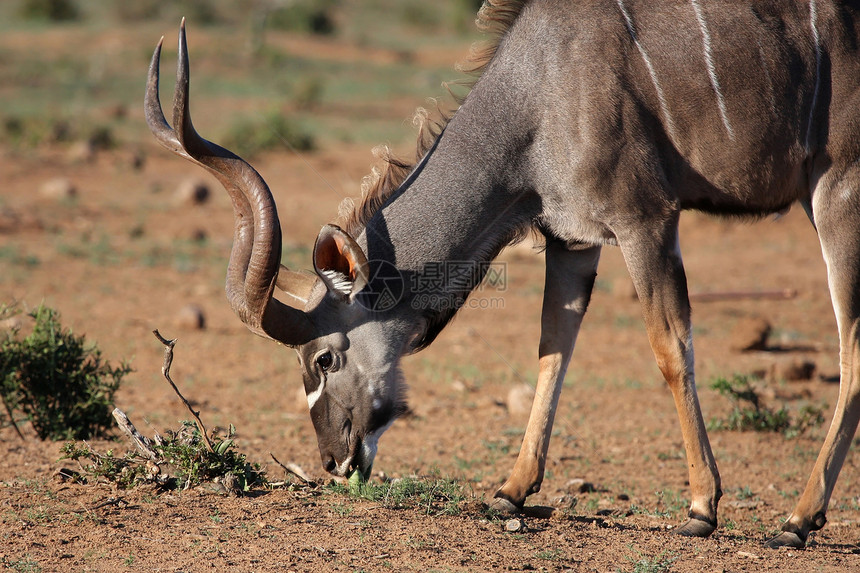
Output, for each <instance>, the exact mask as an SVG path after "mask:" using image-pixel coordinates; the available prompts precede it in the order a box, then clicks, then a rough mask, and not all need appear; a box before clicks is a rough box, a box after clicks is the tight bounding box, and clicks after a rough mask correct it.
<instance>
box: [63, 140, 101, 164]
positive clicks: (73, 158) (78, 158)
mask: <svg viewBox="0 0 860 573" xmlns="http://www.w3.org/2000/svg"><path fill="white" fill-rule="evenodd" d="M95 156H96V147H95V145H93V142H92V141H89V140H84V141H76V142H75V143H74V144H72V146H71V147H70V148H69V151H68V153H67V157H68V160H69V161H70V162H72V163H89V162H91V161H92V160H93V159H95Z"/></svg>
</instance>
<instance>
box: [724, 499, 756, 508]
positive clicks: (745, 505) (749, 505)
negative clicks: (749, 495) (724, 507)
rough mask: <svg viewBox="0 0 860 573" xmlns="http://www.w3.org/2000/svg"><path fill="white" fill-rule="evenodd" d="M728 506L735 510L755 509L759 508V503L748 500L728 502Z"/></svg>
mask: <svg viewBox="0 0 860 573" xmlns="http://www.w3.org/2000/svg"><path fill="white" fill-rule="evenodd" d="M729 506H730V507H734V508H735V509H755V508H757V507H758V506H759V502H757V501H752V500H750V499H744V500H733V501H730V502H729Z"/></svg>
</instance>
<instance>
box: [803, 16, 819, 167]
mask: <svg viewBox="0 0 860 573" xmlns="http://www.w3.org/2000/svg"><path fill="white" fill-rule="evenodd" d="M809 27H810V28H812V39H813V41H814V42H815V91H813V92H812V105H811V106H809V121H808V122H807V124H806V153H810V152H811V151H812V147H811V143H810V138H811V137H812V117H813V115H815V108H816V106H817V105H818V90H819V88H820V86H821V37H820V36H819V35H818V8H817V7H816V5H815V0H809Z"/></svg>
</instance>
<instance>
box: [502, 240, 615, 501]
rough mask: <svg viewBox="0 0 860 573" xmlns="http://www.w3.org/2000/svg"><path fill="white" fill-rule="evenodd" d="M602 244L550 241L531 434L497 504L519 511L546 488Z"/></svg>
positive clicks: (529, 429)
mask: <svg viewBox="0 0 860 573" xmlns="http://www.w3.org/2000/svg"><path fill="white" fill-rule="evenodd" d="M599 259H600V247H588V248H585V249H582V250H575V251H571V250H569V249H568V248H567V247H566V246H565V245H564V244H562V243H560V242H558V241H552V240H549V239H548V240H547V249H546V282H545V286H544V295H543V309H542V312H541V338H540V350H539V356H540V371H539V373H538V381H537V387H536V388H535V400H534V402H533V403H532V410H531V413H530V414H529V422H528V426H527V427H526V434H525V437H524V438H523V444H522V446H521V448H520V453H519V456H517V461H516V463H515V464H514V469H513V472H512V473H511V476H510V477H509V478H508V480H507V481H506V482H505V483H504V485H503V486H502V487H500V488H499V490H498V491H497V492H496V494H495V496H494V497H495V499H494V500H493V503H492V505H491V507H493V508H494V509H497V510H499V511H505V512H513V511H517V510H518V509H520V508H522V506H523V503H524V502H525V499H526V496H528V495H530V494H532V493H535V492H538V491H540V486H541V482H542V481H543V474H544V468H545V467H546V454H547V449H548V448H549V438H550V434H551V432H552V423H553V419H554V418H555V410H556V406H557V405H558V397H559V394H560V393H561V387H562V383H563V382H564V375H565V372H567V365H568V364H569V363H570V356H571V354H572V353H573V347H574V344H575V343H576V335H577V333H579V326H580V324H582V317H583V315H584V314H585V310H586V308H587V307H588V301H589V299H590V298H591V290H592V288H593V287H594V279H595V277H596V276H597V261H598V260H599Z"/></svg>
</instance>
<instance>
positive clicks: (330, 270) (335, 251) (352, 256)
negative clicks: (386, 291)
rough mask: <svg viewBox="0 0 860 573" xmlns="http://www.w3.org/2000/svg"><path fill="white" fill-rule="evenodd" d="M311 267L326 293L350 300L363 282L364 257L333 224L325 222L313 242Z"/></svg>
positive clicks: (362, 286) (365, 282) (365, 272)
mask: <svg viewBox="0 0 860 573" xmlns="http://www.w3.org/2000/svg"><path fill="white" fill-rule="evenodd" d="M314 270H316V273H317V275H319V277H320V278H321V279H322V280H323V282H324V283H325V284H326V286H327V287H328V290H329V292H330V293H332V294H334V295H336V296H340V297H342V298H344V299H352V297H353V296H354V295H355V294H356V293H358V292H359V291H360V290H361V289H363V288H364V286H365V285H366V284H367V272H368V271H367V257H366V256H365V255H364V252H363V251H362V250H361V247H359V246H358V243H356V242H355V240H354V239H353V238H352V237H350V236H349V235H347V234H346V233H345V232H344V231H343V230H342V229H341V228H340V227H338V226H337V225H326V226H325V227H323V228H322V230H321V231H320V234H319V236H318V237H317V242H316V244H315V245H314Z"/></svg>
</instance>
